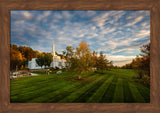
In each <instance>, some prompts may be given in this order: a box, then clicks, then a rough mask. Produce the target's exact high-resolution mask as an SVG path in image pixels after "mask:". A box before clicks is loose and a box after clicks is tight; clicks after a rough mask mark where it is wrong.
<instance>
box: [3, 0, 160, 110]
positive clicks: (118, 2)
mask: <svg viewBox="0 0 160 113" xmlns="http://www.w3.org/2000/svg"><path fill="white" fill-rule="evenodd" d="M10 10H150V12H151V24H150V25H151V30H150V31H151V63H150V65H151V89H150V94H151V101H150V103H10V78H9V73H10V68H9V67H10ZM159 20H160V0H92V1H91V0H79V1H77V0H30V1H29V0H0V113H28V112H30V113H52V112H53V113H58V112H66V113H70V112H73V113H78V112H80V113H82V112H83V113H94V112H95V113H110V112H111V113H120V112H122V113H131V112H132V113H160V82H159V81H160V50H159V48H160V32H159V30H160V21H159Z"/></svg>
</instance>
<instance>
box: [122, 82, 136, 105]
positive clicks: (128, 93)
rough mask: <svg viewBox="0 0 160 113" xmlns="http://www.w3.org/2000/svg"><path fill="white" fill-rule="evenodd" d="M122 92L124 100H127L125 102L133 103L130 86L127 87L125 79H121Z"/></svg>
mask: <svg viewBox="0 0 160 113" xmlns="http://www.w3.org/2000/svg"><path fill="white" fill-rule="evenodd" d="M123 89H124V90H123V94H124V102H127V103H133V102H135V100H134V98H133V96H132V93H131V91H130V87H129V84H128V81H126V80H123Z"/></svg>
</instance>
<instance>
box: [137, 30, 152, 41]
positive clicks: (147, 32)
mask: <svg viewBox="0 0 160 113" xmlns="http://www.w3.org/2000/svg"><path fill="white" fill-rule="evenodd" d="M147 36H150V30H141V31H139V33H138V34H137V35H136V37H137V38H135V39H134V40H137V39H141V38H144V37H147Z"/></svg>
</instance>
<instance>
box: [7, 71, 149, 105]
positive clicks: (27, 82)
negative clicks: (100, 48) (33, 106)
mask: <svg viewBox="0 0 160 113" xmlns="http://www.w3.org/2000/svg"><path fill="white" fill-rule="evenodd" d="M134 76H137V75H136V74H135V73H134V71H133V70H129V69H113V70H110V71H106V72H105V73H104V74H100V73H88V74H86V75H84V76H83V80H81V81H78V80H77V78H78V77H77V75H73V74H69V73H65V72H64V73H62V74H50V75H45V74H40V75H39V76H34V77H21V78H17V79H14V80H11V96H10V97H11V103H146V102H147V103H148V102H150V89H149V88H147V87H145V86H143V85H141V84H139V83H136V82H134V81H133V80H132V77H134Z"/></svg>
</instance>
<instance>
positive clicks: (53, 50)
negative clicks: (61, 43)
mask: <svg viewBox="0 0 160 113" xmlns="http://www.w3.org/2000/svg"><path fill="white" fill-rule="evenodd" d="M52 54H53V57H54V56H56V54H55V47H54V41H53V46H52Z"/></svg>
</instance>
